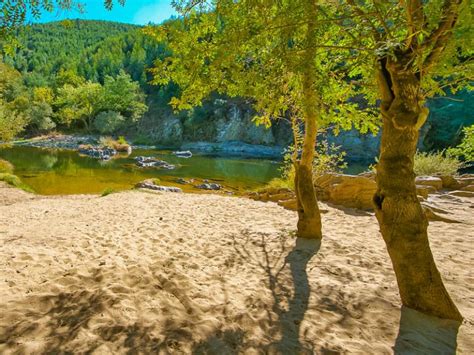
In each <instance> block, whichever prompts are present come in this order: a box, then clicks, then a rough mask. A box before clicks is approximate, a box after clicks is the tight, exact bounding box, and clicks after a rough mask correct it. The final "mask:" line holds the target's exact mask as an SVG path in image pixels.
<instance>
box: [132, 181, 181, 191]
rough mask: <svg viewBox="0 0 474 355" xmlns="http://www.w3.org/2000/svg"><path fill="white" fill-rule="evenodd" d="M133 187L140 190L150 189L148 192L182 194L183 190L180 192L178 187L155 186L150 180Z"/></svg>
mask: <svg viewBox="0 0 474 355" xmlns="http://www.w3.org/2000/svg"><path fill="white" fill-rule="evenodd" d="M135 187H137V188H140V189H150V190H155V191H163V192H183V190H181V189H180V188H179V187H175V186H161V185H156V184H155V183H154V182H153V181H152V180H145V181H142V182H139V183H138V184H136V185H135Z"/></svg>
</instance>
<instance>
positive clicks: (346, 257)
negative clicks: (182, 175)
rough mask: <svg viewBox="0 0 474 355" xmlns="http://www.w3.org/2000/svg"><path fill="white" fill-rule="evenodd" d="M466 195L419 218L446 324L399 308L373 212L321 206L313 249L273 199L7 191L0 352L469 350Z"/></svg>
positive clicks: (471, 312)
mask: <svg viewBox="0 0 474 355" xmlns="http://www.w3.org/2000/svg"><path fill="white" fill-rule="evenodd" d="M473 202H474V201H472V200H469V199H467V198H452V199H441V198H438V199H436V200H435V201H434V203H437V204H438V205H439V206H442V207H443V208H446V209H449V210H450V211H451V212H452V213H453V216H456V218H458V219H460V220H462V223H458V224H447V223H442V222H432V223H430V227H429V232H430V235H431V245H432V249H433V253H434V256H435V259H436V261H437V264H438V266H439V268H440V271H441V273H442V275H443V278H444V280H445V283H446V286H447V288H448V289H449V291H450V293H451V295H452V297H453V299H454V301H455V302H456V304H457V305H458V306H459V309H460V311H461V312H462V314H463V315H464V316H465V321H464V322H463V324H462V325H461V327H459V329H458V327H457V326H456V324H455V323H453V322H450V321H442V320H439V319H436V318H431V317H427V316H424V315H422V314H420V313H418V312H415V311H413V310H410V309H404V308H401V305H400V300H399V296H398V291H397V286H396V282H395V276H394V273H393V271H392V269H391V264H390V261H389V258H388V254H387V252H386V249H385V245H384V243H383V241H382V238H381V236H380V234H379V232H378V226H377V222H376V219H375V217H374V216H373V214H371V213H365V212H362V211H357V210H352V209H337V208H335V207H332V206H327V205H323V207H324V208H325V209H327V210H328V212H327V213H325V214H324V215H323V222H324V240H323V242H322V244H321V245H319V244H318V243H315V242H308V241H302V240H297V239H296V238H295V237H294V232H295V223H296V214H295V213H294V212H291V211H287V210H285V209H283V208H281V207H279V206H277V205H276V204H274V203H263V202H256V201H252V200H248V199H244V198H235V197H226V196H217V195H197V194H173V193H150V192H142V191H129V192H123V193H116V194H111V195H108V196H106V197H99V196H61V197H54V198H51V197H49V198H46V197H41V196H32V195H29V194H26V193H25V194H24V193H21V192H18V191H17V190H14V189H11V188H5V187H4V186H3V187H2V188H0V295H1V299H0V310H1V317H0V353H2V354H10V353H19V354H36V353H65V352H72V353H92V354H110V353H117V354H120V353H132V354H133V353H142V354H147V353H154V354H158V353H160V354H190V353H194V354H234V353H242V354H264V353H269V354H277V353H283V354H297V353H301V354H306V353H308V354H310V353H316V354H320V353H324V354H326V353H351V354H354V353H364V354H390V353H394V352H395V353H425V354H426V353H444V354H449V353H454V352H455V351H457V352H458V353H464V354H469V353H473V352H474V275H473V266H474V248H473V238H474V228H473V224H474V219H473V215H472V212H473V211H474V210H473Z"/></svg>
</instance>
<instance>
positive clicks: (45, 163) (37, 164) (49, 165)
mask: <svg viewBox="0 0 474 355" xmlns="http://www.w3.org/2000/svg"><path fill="white" fill-rule="evenodd" d="M0 157H2V158H3V159H6V160H8V161H9V162H11V163H12V164H13V165H14V166H15V169H18V170H30V171H31V170H35V171H42V170H51V169H53V168H54V167H55V164H56V163H57V162H58V159H59V154H58V152H57V151H53V150H40V149H37V148H31V147H14V148H7V149H3V150H2V151H1V153H0Z"/></svg>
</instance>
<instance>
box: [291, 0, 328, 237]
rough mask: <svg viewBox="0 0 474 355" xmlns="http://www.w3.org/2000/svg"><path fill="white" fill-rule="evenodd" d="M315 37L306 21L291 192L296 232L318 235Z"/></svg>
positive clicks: (312, 13) (311, 9)
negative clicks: (298, 145) (298, 144)
mask: <svg viewBox="0 0 474 355" xmlns="http://www.w3.org/2000/svg"><path fill="white" fill-rule="evenodd" d="M306 5H307V13H308V16H309V18H310V19H314V18H315V17H316V7H315V2H314V1H313V0H308V1H307V4H306ZM315 40H316V36H315V24H314V21H310V22H309V23H308V28H307V34H306V42H307V43H306V46H307V48H306V50H305V53H304V55H303V57H302V67H303V70H302V80H303V92H302V94H303V95H302V97H303V99H302V106H303V107H302V108H303V116H304V126H305V127H304V128H305V130H304V141H303V147H302V153H301V159H300V160H299V161H297V162H296V163H295V192H296V201H297V207H298V236H299V237H301V238H311V239H321V238H322V231H321V214H320V212H319V208H318V201H317V198H316V191H315V190H314V182H313V160H314V146H315V144H316V136H317V133H318V126H317V119H318V112H319V111H318V97H317V94H316V83H315V80H316V73H315V63H314V60H315V55H316V53H315V48H316V46H315Z"/></svg>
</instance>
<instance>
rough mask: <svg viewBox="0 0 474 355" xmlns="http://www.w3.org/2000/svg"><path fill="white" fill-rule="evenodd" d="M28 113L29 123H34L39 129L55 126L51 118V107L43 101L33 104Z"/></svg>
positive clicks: (46, 129)
mask: <svg viewBox="0 0 474 355" xmlns="http://www.w3.org/2000/svg"><path fill="white" fill-rule="evenodd" d="M29 114H30V120H31V124H33V125H35V126H36V127H37V128H38V129H39V130H40V131H49V130H51V129H54V128H55V127H56V123H54V121H53V120H52V119H51V117H52V116H53V109H52V108H51V106H50V105H49V104H47V103H45V102H41V103H37V104H35V105H33V106H32V107H31V109H30V113H29Z"/></svg>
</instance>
